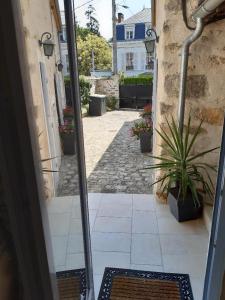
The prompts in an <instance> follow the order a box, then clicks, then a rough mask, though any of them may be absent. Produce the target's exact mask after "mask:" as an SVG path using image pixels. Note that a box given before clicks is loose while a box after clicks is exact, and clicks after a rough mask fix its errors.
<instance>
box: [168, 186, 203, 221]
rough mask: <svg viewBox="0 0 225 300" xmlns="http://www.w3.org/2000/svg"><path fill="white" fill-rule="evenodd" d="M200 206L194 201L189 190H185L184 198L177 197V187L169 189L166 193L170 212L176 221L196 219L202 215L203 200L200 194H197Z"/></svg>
mask: <svg viewBox="0 0 225 300" xmlns="http://www.w3.org/2000/svg"><path fill="white" fill-rule="evenodd" d="M198 197H199V201H200V206H199V205H197V204H195V203H194V200H193V197H192V194H191V192H190V191H189V192H187V195H186V199H184V200H183V199H179V200H178V199H177V198H178V188H172V189H170V192H169V195H168V203H169V207H170V211H171V213H172V214H173V215H174V217H175V218H176V219H177V221H178V222H184V221H188V220H194V219H198V218H200V217H201V216H202V212H203V200H202V196H201V195H199V194H198Z"/></svg>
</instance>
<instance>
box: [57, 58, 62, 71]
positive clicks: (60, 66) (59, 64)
mask: <svg viewBox="0 0 225 300" xmlns="http://www.w3.org/2000/svg"><path fill="white" fill-rule="evenodd" d="M55 65H56V67H57V69H58V71H59V72H62V70H63V64H62V62H61V60H59V61H57V63H56V64H55Z"/></svg>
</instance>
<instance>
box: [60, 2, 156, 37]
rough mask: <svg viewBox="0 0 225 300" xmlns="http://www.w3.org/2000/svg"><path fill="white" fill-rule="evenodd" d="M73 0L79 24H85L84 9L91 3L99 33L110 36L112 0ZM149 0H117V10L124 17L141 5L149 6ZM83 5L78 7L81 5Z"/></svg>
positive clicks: (136, 10) (141, 6)
mask: <svg viewBox="0 0 225 300" xmlns="http://www.w3.org/2000/svg"><path fill="white" fill-rule="evenodd" d="M88 1H90V0H74V3H75V7H77V9H76V11H75V12H76V17H77V20H78V23H79V24H80V26H86V23H87V18H86V16H85V11H86V9H87V7H88V5H89V4H92V5H93V6H94V7H95V9H96V15H95V17H96V18H97V20H98V21H99V23H100V33H101V35H102V36H104V37H105V38H106V39H109V38H111V37H112V0H92V1H91V2H90V3H87V2H88ZM85 3H87V4H85ZM150 3H151V0H117V5H118V6H117V7H118V11H117V12H122V13H123V14H124V15H125V18H126V19H127V18H129V17H130V16H132V15H134V14H135V13H137V12H139V11H141V10H142V9H143V7H150ZM59 4H60V9H61V10H64V8H63V0H59ZM83 4H85V5H84V6H82V7H80V8H79V6H81V5H83ZM120 5H127V6H129V9H124V8H122V7H121V6H120Z"/></svg>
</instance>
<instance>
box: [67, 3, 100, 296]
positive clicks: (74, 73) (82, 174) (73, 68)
mask: <svg viewBox="0 0 225 300" xmlns="http://www.w3.org/2000/svg"><path fill="white" fill-rule="evenodd" d="M64 9H65V21H66V32H67V43H68V57H69V68H70V80H71V100H72V105H73V109H74V123H75V132H74V134H75V141H76V150H77V163H78V176H79V188H80V200H81V214H82V227H83V240H84V254H85V268H86V280H87V295H86V299H87V300H93V299H95V292H94V279H93V264H92V251H91V234H90V225H89V224H90V223H89V213H88V212H89V209H88V189H87V179H86V167H85V150H84V135H83V123H82V112H81V96H80V83H79V71H78V54H77V46H76V45H77V44H76V30H75V26H76V24H75V11H74V9H73V6H72V1H71V0H64Z"/></svg>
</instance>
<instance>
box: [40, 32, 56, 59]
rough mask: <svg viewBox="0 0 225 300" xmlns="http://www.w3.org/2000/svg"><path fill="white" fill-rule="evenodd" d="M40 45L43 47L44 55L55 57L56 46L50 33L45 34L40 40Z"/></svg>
mask: <svg viewBox="0 0 225 300" xmlns="http://www.w3.org/2000/svg"><path fill="white" fill-rule="evenodd" d="M39 45H40V46H41V47H43V49H44V54H45V56H47V57H48V58H49V57H50V56H52V55H53V51H54V46H55V44H54V43H53V41H52V35H51V33H50V32H44V33H43V34H42V36H41V39H40V40H39Z"/></svg>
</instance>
